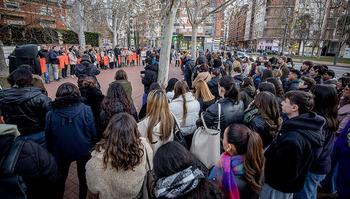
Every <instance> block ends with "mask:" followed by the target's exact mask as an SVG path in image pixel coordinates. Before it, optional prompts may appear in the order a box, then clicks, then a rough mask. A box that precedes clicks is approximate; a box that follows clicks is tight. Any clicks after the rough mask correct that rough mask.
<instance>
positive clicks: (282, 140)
mask: <svg viewBox="0 0 350 199" xmlns="http://www.w3.org/2000/svg"><path fill="white" fill-rule="evenodd" d="M324 123H325V120H324V119H323V118H322V117H320V116H318V115H317V114H316V113H314V112H309V113H304V114H301V115H299V116H297V117H293V118H291V119H287V120H286V121H284V122H283V124H282V129H281V132H280V133H279V134H278V135H277V136H276V138H275V139H274V140H273V141H272V143H271V145H270V146H269V147H268V149H267V150H266V151H265V158H266V162H265V182H266V183H267V184H268V185H270V186H271V187H272V188H274V189H276V190H278V191H281V192H284V193H296V192H299V191H300V190H301V189H302V188H303V187H304V182H305V179H306V176H307V173H308V172H309V169H310V167H311V164H312V162H313V158H314V153H313V149H314V148H318V147H321V146H322V145H323V143H324V136H323V135H322V133H321V129H322V126H323V125H324Z"/></svg>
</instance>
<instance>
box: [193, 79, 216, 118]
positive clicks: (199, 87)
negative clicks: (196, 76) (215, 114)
mask: <svg viewBox="0 0 350 199" xmlns="http://www.w3.org/2000/svg"><path fill="white" fill-rule="evenodd" d="M196 100H198V102H199V104H200V106H201V109H200V111H199V115H200V114H201V113H202V112H203V111H206V110H207V108H208V107H209V106H210V105H212V104H214V103H215V96H214V95H213V94H212V93H211V92H210V90H209V87H208V85H207V83H206V82H205V81H203V80H200V81H198V83H197V84H196Z"/></svg>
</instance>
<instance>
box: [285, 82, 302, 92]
mask: <svg viewBox="0 0 350 199" xmlns="http://www.w3.org/2000/svg"><path fill="white" fill-rule="evenodd" d="M299 82H300V80H299V81H297V80H294V81H290V80H288V81H287V82H286V86H285V87H284V92H285V93H286V92H288V91H292V90H299Z"/></svg>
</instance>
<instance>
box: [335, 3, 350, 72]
mask: <svg viewBox="0 0 350 199" xmlns="http://www.w3.org/2000/svg"><path fill="white" fill-rule="evenodd" d="M347 4H348V5H347V7H346V11H345V15H344V20H343V27H342V30H341V36H340V37H339V42H338V47H337V52H336V53H335V57H334V63H333V65H334V66H336V65H337V61H338V56H339V51H340V45H341V41H342V40H343V37H344V29H345V25H346V24H345V23H346V18H347V17H348V10H349V5H350V1H348V2H347Z"/></svg>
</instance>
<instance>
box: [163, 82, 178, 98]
mask: <svg viewBox="0 0 350 199" xmlns="http://www.w3.org/2000/svg"><path fill="white" fill-rule="evenodd" d="M177 81H179V80H178V79H177V78H171V79H170V80H169V82H168V85H167V87H166V88H165V92H166V96H167V97H168V99H169V101H171V100H173V98H174V95H175V93H174V86H175V83H176V82H177Z"/></svg>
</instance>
